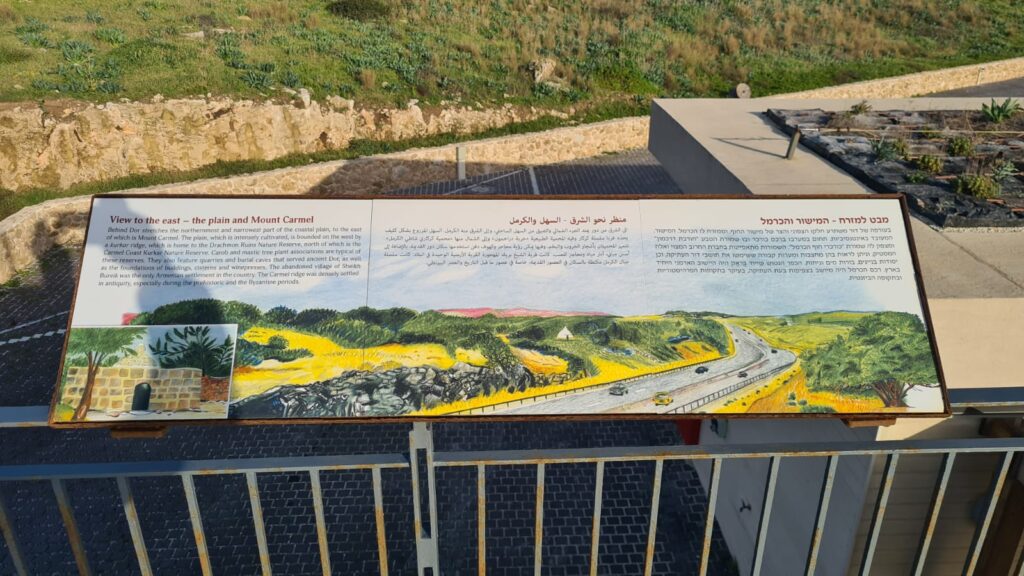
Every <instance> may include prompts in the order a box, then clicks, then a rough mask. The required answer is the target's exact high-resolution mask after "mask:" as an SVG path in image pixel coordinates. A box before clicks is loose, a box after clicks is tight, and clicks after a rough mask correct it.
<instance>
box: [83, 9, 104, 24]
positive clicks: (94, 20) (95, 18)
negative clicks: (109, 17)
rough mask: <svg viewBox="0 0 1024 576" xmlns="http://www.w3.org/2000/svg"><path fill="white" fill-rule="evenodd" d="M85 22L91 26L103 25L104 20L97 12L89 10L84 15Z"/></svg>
mask: <svg viewBox="0 0 1024 576" xmlns="http://www.w3.org/2000/svg"><path fill="white" fill-rule="evenodd" d="M85 21H86V22H89V23H91V24H103V21H104V18H103V16H101V15H100V13H99V12H95V11H92V10H90V11H88V12H86V13H85Z"/></svg>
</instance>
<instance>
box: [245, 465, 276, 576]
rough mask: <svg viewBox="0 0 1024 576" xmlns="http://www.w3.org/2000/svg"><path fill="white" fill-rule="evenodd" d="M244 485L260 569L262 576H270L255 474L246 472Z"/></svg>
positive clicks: (264, 527)
mask: <svg viewBox="0 0 1024 576" xmlns="http://www.w3.org/2000/svg"><path fill="white" fill-rule="evenodd" d="M245 483H246V486H247V487H248V488H249V505H250V507H251V508H252V524H253V527H254V528H255V530H256V545H257V547H258V548H259V553H260V567H261V568H262V570H263V576H271V569H270V549H269V548H268V547H267V530H266V526H265V525H264V523H263V505H262V504H261V503H260V487H259V484H258V483H257V482H256V473H255V472H246V473H245Z"/></svg>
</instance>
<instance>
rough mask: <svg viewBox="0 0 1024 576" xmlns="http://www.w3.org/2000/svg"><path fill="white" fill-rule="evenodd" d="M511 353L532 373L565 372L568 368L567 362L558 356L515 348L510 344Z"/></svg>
mask: <svg viewBox="0 0 1024 576" xmlns="http://www.w3.org/2000/svg"><path fill="white" fill-rule="evenodd" d="M511 348H512V353H513V354H515V356H516V358H518V359H519V361H520V362H522V363H523V366H526V368H527V369H528V370H529V371H530V372H533V373H534V374H565V372H566V370H568V369H569V363H568V362H566V361H565V360H564V359H562V358H559V357H558V356H549V355H548V354H544V353H542V352H537V351H536V350H527V349H525V348H516V347H515V346H512V347H511Z"/></svg>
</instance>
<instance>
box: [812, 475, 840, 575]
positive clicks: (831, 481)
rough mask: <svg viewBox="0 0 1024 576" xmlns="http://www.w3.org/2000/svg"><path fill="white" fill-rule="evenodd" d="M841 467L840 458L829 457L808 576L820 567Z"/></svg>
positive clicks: (815, 525)
mask: <svg viewBox="0 0 1024 576" xmlns="http://www.w3.org/2000/svg"><path fill="white" fill-rule="evenodd" d="M838 465H839V456H835V455H832V456H828V459H827V460H826V463H825V478H824V480H823V481H822V484H821V498H820V499H819V500H818V517H817V519H816V520H815V521H814V532H812V533H811V550H810V552H809V553H808V554H807V570H806V571H805V572H804V574H805V575H806V576H814V570H815V568H817V567H818V552H819V551H820V550H821V540H822V537H823V536H824V535H825V520H826V519H827V518H828V505H829V503H830V502H831V501H832V486H834V485H835V481H836V467H837V466H838Z"/></svg>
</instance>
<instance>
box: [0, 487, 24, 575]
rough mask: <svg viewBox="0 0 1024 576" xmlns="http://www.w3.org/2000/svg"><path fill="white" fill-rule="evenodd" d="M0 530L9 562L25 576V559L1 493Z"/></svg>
mask: <svg viewBox="0 0 1024 576" xmlns="http://www.w3.org/2000/svg"><path fill="white" fill-rule="evenodd" d="M0 531H3V533H4V543H5V544H7V554H8V555H9V556H10V558H11V564H13V565H14V571H15V572H17V574H18V576H27V575H28V570H26V569H25V560H24V558H22V556H21V549H20V548H19V547H18V538H17V537H16V536H15V535H14V524H13V523H12V522H11V516H10V514H9V513H8V511H7V504H6V503H4V499H3V496H2V495H0Z"/></svg>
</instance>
